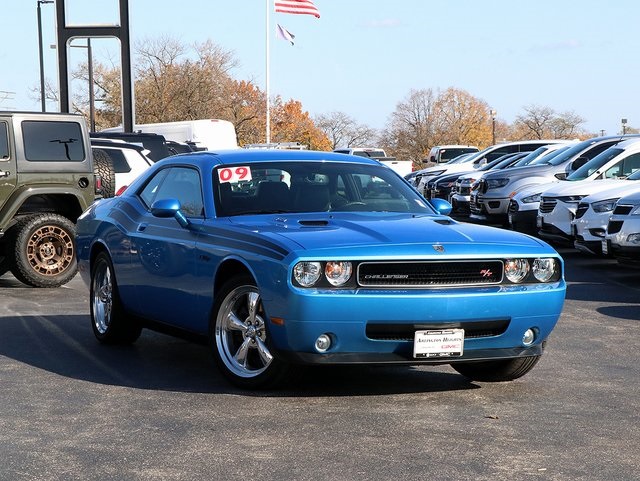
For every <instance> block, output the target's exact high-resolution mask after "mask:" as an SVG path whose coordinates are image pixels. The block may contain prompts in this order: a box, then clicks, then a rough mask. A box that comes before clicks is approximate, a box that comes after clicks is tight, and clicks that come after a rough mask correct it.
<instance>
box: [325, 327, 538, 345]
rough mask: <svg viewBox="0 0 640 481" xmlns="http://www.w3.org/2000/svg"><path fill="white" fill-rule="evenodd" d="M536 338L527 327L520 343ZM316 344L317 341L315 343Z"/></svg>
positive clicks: (527, 343)
mask: <svg viewBox="0 0 640 481" xmlns="http://www.w3.org/2000/svg"><path fill="white" fill-rule="evenodd" d="M535 340H536V333H535V331H534V330H533V329H527V330H526V331H524V334H523V335H522V344H524V345H525V346H530V345H531V344H533V341H535ZM316 344H317V343H316Z"/></svg>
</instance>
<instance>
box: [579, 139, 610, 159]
mask: <svg viewBox="0 0 640 481" xmlns="http://www.w3.org/2000/svg"><path fill="white" fill-rule="evenodd" d="M614 144H615V142H606V143H603V144H600V145H596V146H595V147H593V148H592V149H591V150H589V151H588V152H585V153H583V154H582V155H581V156H580V157H586V158H587V159H589V160H591V159H593V158H594V157H595V156H596V155H598V154H601V153H602V152H604V151H605V150H607V149H608V148H609V147H611V146H612V145H614Z"/></svg>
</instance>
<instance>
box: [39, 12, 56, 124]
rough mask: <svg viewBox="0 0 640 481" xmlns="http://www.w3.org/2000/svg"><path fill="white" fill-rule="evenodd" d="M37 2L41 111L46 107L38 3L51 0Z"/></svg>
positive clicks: (40, 18)
mask: <svg viewBox="0 0 640 481" xmlns="http://www.w3.org/2000/svg"><path fill="white" fill-rule="evenodd" d="M37 3H38V52H39V53H40V104H41V105H42V111H43V112H46V110H47V107H46V105H45V98H44V58H43V54H42V13H41V11H40V5H42V4H43V3H53V0H37Z"/></svg>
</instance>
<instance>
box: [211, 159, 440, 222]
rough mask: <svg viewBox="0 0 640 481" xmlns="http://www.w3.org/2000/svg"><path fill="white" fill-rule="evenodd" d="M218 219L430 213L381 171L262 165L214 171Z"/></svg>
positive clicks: (330, 165)
mask: <svg viewBox="0 0 640 481" xmlns="http://www.w3.org/2000/svg"><path fill="white" fill-rule="evenodd" d="M213 182H214V192H215V193H216V195H215V204H216V212H217V213H218V216H219V217H226V216H234V215H250V214H273V213H300V212H329V211H331V212H349V211H358V212H408V213H414V214H433V213H434V211H433V209H432V208H431V207H430V206H429V205H427V203H426V201H425V200H424V198H423V197H421V196H420V195H419V194H418V193H417V192H416V191H415V190H414V189H412V188H411V186H409V184H407V183H406V182H405V181H404V179H402V178H401V177H399V176H398V175H397V174H395V173H394V172H393V171H392V170H391V169H389V168H387V167H384V166H381V165H380V166H375V165H364V164H357V163H351V162H344V163H341V162H307V161H304V162H285V161H283V162H262V163H253V162H252V163H249V164H246V165H236V166H229V165H223V166H220V167H218V168H217V169H216V170H215V171H214V179H213Z"/></svg>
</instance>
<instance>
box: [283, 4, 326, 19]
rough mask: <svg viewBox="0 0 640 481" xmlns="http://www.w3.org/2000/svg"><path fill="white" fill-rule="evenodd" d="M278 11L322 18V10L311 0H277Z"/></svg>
mask: <svg viewBox="0 0 640 481" xmlns="http://www.w3.org/2000/svg"><path fill="white" fill-rule="evenodd" d="M275 5H276V12H280V13H300V14H306V15H313V16H314V17H317V18H320V12H319V11H318V9H317V8H316V6H315V5H314V4H313V2H312V1H311V0H275Z"/></svg>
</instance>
